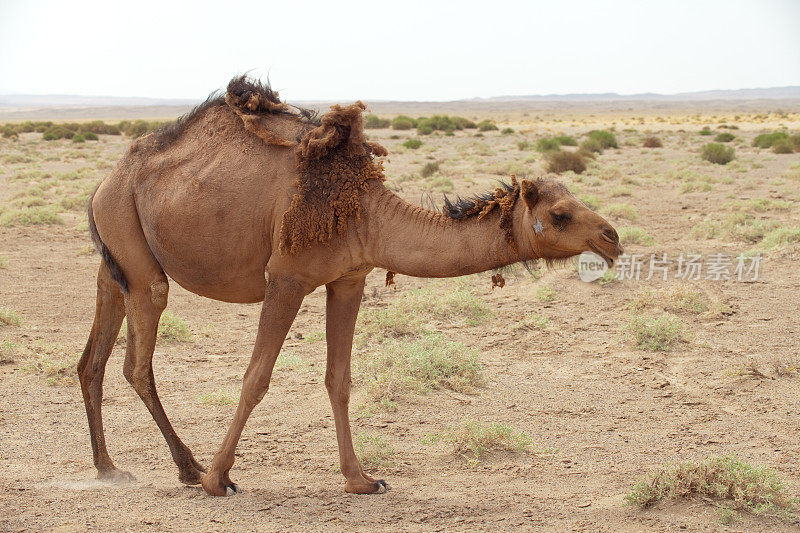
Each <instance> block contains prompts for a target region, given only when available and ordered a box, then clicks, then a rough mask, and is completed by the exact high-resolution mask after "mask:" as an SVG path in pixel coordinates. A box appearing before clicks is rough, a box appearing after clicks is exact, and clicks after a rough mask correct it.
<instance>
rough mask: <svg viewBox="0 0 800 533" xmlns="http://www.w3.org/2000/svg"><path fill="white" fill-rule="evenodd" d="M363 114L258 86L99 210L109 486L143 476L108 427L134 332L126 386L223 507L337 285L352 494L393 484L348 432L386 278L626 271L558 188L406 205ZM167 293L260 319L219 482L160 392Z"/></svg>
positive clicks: (93, 402)
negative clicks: (541, 267) (252, 435)
mask: <svg viewBox="0 0 800 533" xmlns="http://www.w3.org/2000/svg"><path fill="white" fill-rule="evenodd" d="M364 109H365V106H364V105H363V104H362V103H361V102H356V103H355V104H352V105H350V106H344V107H342V106H338V105H335V106H332V107H331V110H330V111H329V112H328V113H326V114H324V115H323V116H321V117H318V116H315V114H314V113H311V112H309V111H307V110H304V109H302V108H298V107H293V106H290V105H288V104H286V103H284V102H282V101H281V100H280V99H279V97H278V95H277V93H276V92H274V91H273V90H272V89H271V88H270V87H269V85H268V84H263V83H261V82H259V81H252V80H249V79H247V78H245V77H244V76H242V77H237V78H234V79H233V80H231V82H230V83H229V85H228V87H227V91H226V93H225V94H224V95H215V94H212V96H210V97H209V99H208V100H206V101H205V102H204V103H203V104H201V105H200V106H198V107H197V108H195V109H194V110H193V111H192V112H191V113H189V114H187V115H185V116H183V117H181V118H180V119H179V120H178V121H177V122H175V123H172V124H170V125H168V126H166V127H165V128H163V129H161V130H159V131H156V132H154V133H152V134H149V135H147V136H144V137H142V138H140V139H138V140H136V141H135V142H133V143H132V144H131V146H130V148H129V150H128V152H127V153H126V154H125V156H124V157H123V158H122V159H121V160H120V162H119V163H118V164H117V166H116V167H115V168H114V169H113V170H112V171H111V173H110V174H109V175H108V176H107V177H106V178H105V179H104V180H103V181H102V182H101V183H100V185H99V186H98V188H97V190H96V191H95V193H94V194H93V195H92V197H91V199H90V202H89V229H90V233H91V235H92V239H93V241H94V243H95V246H96V248H97V249H98V251H99V253H100V255H101V258H102V261H101V264H100V267H99V272H98V275H97V300H96V311H95V317H94V323H93V325H92V329H91V333H90V335H89V340H88V342H87V343H86V348H85V350H84V352H83V356H82V357H81V359H80V362H79V364H78V375H79V378H80V383H81V389H82V392H83V398H84V403H85V406H86V414H87V418H88V421H89V433H90V439H91V445H92V452H93V459H94V465H95V467H96V468H97V476H98V478H100V479H104V480H115V481H125V480H130V479H133V476H132V475H131V474H130V473H128V472H124V471H122V470H120V469H118V468H117V467H116V466H115V465H114V463H113V462H112V460H111V457H110V456H109V453H108V450H107V448H106V443H105V438H104V432H103V420H102V414H101V408H102V395H103V388H102V387H103V376H104V372H105V366H106V362H107V361H108V358H109V356H110V354H111V351H112V348H113V346H114V342H115V340H116V338H117V335H118V334H119V330H120V325H121V322H122V319H123V317H127V320H128V332H127V344H126V349H125V362H124V365H123V373H124V375H125V378H126V379H127V380H128V382H129V383H130V384H131V385H132V386H133V388H134V389H135V391H136V392H137V393H138V395H139V396H140V398H141V399H142V401H143V402H144V404H145V405H146V406H147V409H148V410H149V411H150V413H151V414H152V416H153V419H154V420H155V422H156V424H157V425H158V427H159V429H160V430H161V432H162V434H163V435H164V438H165V440H166V441H167V444H168V446H169V449H170V452H171V454H172V457H173V459H174V461H175V464H176V465H177V467H178V472H179V479H180V481H181V482H182V483H184V484H189V485H191V484H198V483H200V484H202V487H203V488H204V489H205V491H206V492H207V493H208V494H211V495H214V496H224V495H227V494H231V493H235V492H238V491H239V487H238V486H237V485H236V484H235V483H233V482H232V481H231V478H230V475H229V472H230V469H231V467H232V466H233V463H234V451H235V449H236V446H237V443H238V441H239V438H240V436H241V434H242V430H243V428H244V426H245V423H246V421H247V418H248V416H249V415H250V413H251V412H252V410H253V409H254V408H255V407H256V405H257V404H258V403H259V402H260V401H261V399H262V398H263V397H264V395H265V393H266V392H267V389H268V387H269V382H270V377H271V375H272V370H273V366H274V364H275V360H276V358H277V357H278V354H279V351H280V349H281V345H282V344H283V341H284V339H285V338H286V335H287V332H288V330H289V328H290V326H291V325H292V322H293V321H294V319H295V315H296V314H297V312H298V310H299V308H300V305H301V303H302V302H303V298H304V297H305V296H306V295H307V294H309V293H311V292H312V291H313V290H314V289H316V288H317V287H320V286H322V285H325V288H326V291H327V300H326V338H327V369H326V373H325V386H326V388H327V391H328V395H329V399H330V403H331V407H332V409H333V415H334V420H335V426H336V439H337V443H338V449H339V461H340V466H341V472H342V474H343V475H344V477H345V484H344V490H345V491H347V492H350V493H358V494H371V493H381V492H384V491H386V489H387V484H386V482H385V481H383V480H381V479H376V478H374V477H371V476H370V475H368V474H367V473H365V472H364V470H363V469H362V468H361V465H360V463H359V461H358V459H357V457H356V454H355V452H354V450H353V440H352V437H351V430H350V422H349V415H348V408H349V399H350V383H351V382H350V354H351V348H352V344H353V334H354V330H355V324H356V316H357V315H358V310H359V306H360V303H361V298H362V293H363V290H364V283H365V277H366V276H367V274H368V273H369V272H370V271H372V270H373V269H374V268H376V267H377V268H381V269H386V270H387V271H388V272H389V274H387V282H388V281H389V279H390V278H391V277H392V276H393V273H395V272H396V273H400V274H405V275H408V276H417V277H425V278H444V277H453V276H463V275H466V274H472V273H477V272H484V271H488V270H492V269H497V268H499V267H503V266H506V265H512V264H515V263H520V262H525V261H533V260H538V259H543V260H545V261H548V262H552V261H555V260H559V259H565V258H570V257H572V256H575V255H577V254H580V253H581V252H583V251H586V250H592V251H594V252H596V253H598V254H599V255H600V256H602V257H603V258H605V259H606V261H607V262H608V263H609V264H613V261H614V259H616V258H617V257H618V255H619V254H620V253H621V251H622V250H621V247H620V245H619V238H618V236H617V233H616V231H615V230H614V229H613V228H612V227H611V225H610V224H609V223H608V222H607V221H606V220H604V219H603V218H602V217H601V216H599V215H598V214H596V213H594V212H592V211H591V210H590V209H589V208H588V207H587V206H586V205H584V204H583V203H582V202H580V201H579V200H577V199H576V198H575V197H574V196H573V195H572V194H570V193H569V191H568V190H567V189H566V188H565V187H564V186H563V185H562V184H560V183H558V182H557V181H555V180H552V179H548V178H539V179H535V180H529V179H522V180H521V181H517V179H516V178H515V177H512V179H511V183H509V184H503V185H501V186H500V187H498V188H497V189H496V190H495V191H493V192H489V193H486V194H483V195H477V196H474V197H471V198H457V199H456V200H450V199H448V198H445V202H444V207H443V209H442V212H435V211H430V210H426V209H423V208H421V207H416V206H414V205H412V204H409V203H407V202H405V201H404V200H403V199H401V198H400V197H399V196H397V195H395V194H394V193H392V192H391V191H390V190H389V189H387V188H386V187H385V186H384V185H383V183H382V182H383V179H384V176H383V168H382V165H381V163H380V162H376V161H375V157H380V156H383V155H386V150H385V149H384V148H383V147H381V146H380V145H378V144H376V143H372V142H368V141H366V140H365V136H364V129H363V120H362V117H361V113H362V111H363V110H364ZM168 276H169V278H171V279H172V280H173V281H175V282H176V283H178V284H179V285H181V286H183V287H185V288H186V289H188V290H189V291H192V292H194V293H196V294H198V295H201V296H205V297H208V298H213V299H216V300H221V301H225V302H237V303H256V302H263V304H262V310H261V316H260V320H259V325H258V334H257V337H256V341H255V347H254V349H253V354H252V358H251V360H250V363H249V365H248V367H247V370H246V372H245V374H244V379H243V384H242V390H241V397H240V399H239V403H238V407H237V409H236V413H235V415H234V417H233V420H232V422H231V424H230V427H229V429H228V431H227V434H226V435H225V437H224V439H223V440H222V444H221V446H220V448H219V451H217V453H216V454H215V455H214V457H213V461H212V463H211V467H210V469H208V471H206V470H205V469H204V468H203V466H201V464H200V463H198V462H197V461H196V460H195V458H194V456H193V455H192V452H191V451H190V450H189V448H188V447H187V446H186V445H185V444H184V443H183V442H182V441H181V439H180V438H179V437H178V435H177V434H176V432H175V430H174V429H173V427H172V425H171V423H170V421H169V419H168V418H167V415H166V414H165V412H164V408H163V407H162V405H161V402H160V400H159V398H158V394H157V392H156V384H155V379H154V376H153V367H152V358H153V350H154V346H155V342H156V330H157V326H158V322H159V318H160V316H161V313H162V311H163V310H164V309H165V308H166V306H167V296H168V292H169V283H168Z"/></svg>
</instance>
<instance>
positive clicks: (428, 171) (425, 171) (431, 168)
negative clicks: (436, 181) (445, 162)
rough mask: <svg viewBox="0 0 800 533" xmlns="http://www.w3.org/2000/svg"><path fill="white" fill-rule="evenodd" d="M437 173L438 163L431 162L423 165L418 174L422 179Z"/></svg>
mask: <svg viewBox="0 0 800 533" xmlns="http://www.w3.org/2000/svg"><path fill="white" fill-rule="evenodd" d="M437 172H439V163H438V162H437V161H431V162H430V163H425V165H424V166H423V167H422V170H420V171H419V174H420V176H422V177H423V178H429V177H431V176H433V175H434V174H435V173H437Z"/></svg>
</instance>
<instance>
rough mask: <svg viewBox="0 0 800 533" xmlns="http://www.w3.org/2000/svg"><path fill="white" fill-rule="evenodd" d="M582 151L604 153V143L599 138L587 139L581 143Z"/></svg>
mask: <svg viewBox="0 0 800 533" xmlns="http://www.w3.org/2000/svg"><path fill="white" fill-rule="evenodd" d="M580 151H581V152H584V153H587V154H602V153H603V145H602V144H600V141H598V140H597V139H586V140H585V141H583V142H582V143H581V146H580Z"/></svg>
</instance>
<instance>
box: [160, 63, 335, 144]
mask: <svg viewBox="0 0 800 533" xmlns="http://www.w3.org/2000/svg"><path fill="white" fill-rule="evenodd" d="M226 103H227V104H228V105H230V106H231V108H232V109H234V110H236V111H237V113H239V114H240V116H242V115H245V114H249V115H265V114H270V113H272V114H275V113H280V114H283V115H288V116H292V117H297V119H298V120H301V121H303V122H306V123H309V124H314V125H317V124H319V119H318V118H317V114H316V113H315V112H314V111H312V110H309V109H304V108H302V107H297V106H292V105H289V104H286V103H284V102H281V100H280V98H279V97H278V93H277V92H276V91H273V90H272V88H271V87H270V85H269V82H267V83H262V82H260V81H258V80H251V79H249V78H247V76H237V77H235V78H233V79H232V80H231V81H230V82H229V83H228V87H227V90H226V92H225V94H224V95H221V94H219V92H218V91H214V92H213V93H211V94H210V95H209V96H208V98H206V100H205V101H204V102H203V103H202V104H200V105H198V106H197V107H195V108H194V109H192V110H191V111H190V112H188V113H186V114H185V115H183V116H181V117H180V118H178V119H177V120H175V121H174V122H169V123H167V124H165V125H164V126H162V127H161V128H159V129H157V130H156V131H154V132H153V133H152V136H151V142H152V145H151V146H152V147H153V149H155V150H159V151H160V150H163V149H165V148H166V147H168V146H169V145H171V144H172V143H174V142H175V141H176V140H178V138H179V137H180V136H181V135H183V132H184V131H186V129H187V128H188V127H189V126H191V125H192V124H193V123H195V122H196V121H197V119H198V118H200V117H202V116H203V115H204V114H205V113H206V112H207V111H208V110H209V109H211V108H213V107H218V106H222V105H225V104H226ZM245 126H247V122H245ZM248 129H250V128H248ZM251 131H252V130H251ZM254 133H256V134H257V135H258V133H257V132H254ZM259 137H262V136H261V135H259ZM266 137H267V138H270V137H269V135H267V136H266ZM262 138H264V137H262ZM265 140H266V139H265ZM267 142H270V141H267ZM270 144H280V143H276V142H270ZM292 144H294V143H292ZM283 146H286V145H285V144H284V145H283Z"/></svg>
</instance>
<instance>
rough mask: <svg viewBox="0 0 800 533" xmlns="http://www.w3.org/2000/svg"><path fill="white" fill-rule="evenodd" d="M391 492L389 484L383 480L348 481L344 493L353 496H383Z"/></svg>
mask: <svg viewBox="0 0 800 533" xmlns="http://www.w3.org/2000/svg"><path fill="white" fill-rule="evenodd" d="M387 490H389V484H388V483H386V482H385V481H384V480H382V479H378V480H372V479H371V478H370V479H365V478H362V479H352V480H351V479H348V480H347V482H345V484H344V491H345V492H349V493H351V494H383V493H384V492H386V491H387Z"/></svg>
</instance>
